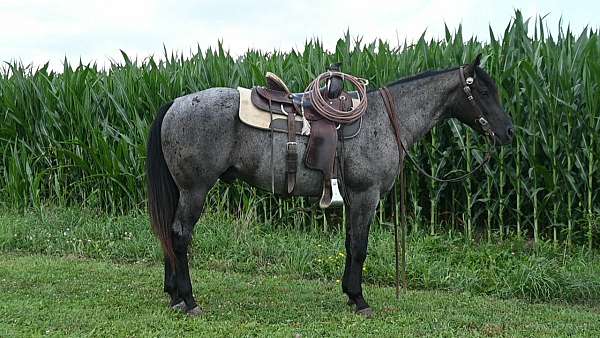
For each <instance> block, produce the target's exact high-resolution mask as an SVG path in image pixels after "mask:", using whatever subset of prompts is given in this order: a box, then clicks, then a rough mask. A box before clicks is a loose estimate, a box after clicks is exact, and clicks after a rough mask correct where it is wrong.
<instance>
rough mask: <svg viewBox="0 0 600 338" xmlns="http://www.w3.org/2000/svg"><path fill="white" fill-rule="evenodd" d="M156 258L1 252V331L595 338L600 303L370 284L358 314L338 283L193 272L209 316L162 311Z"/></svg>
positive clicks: (19, 333)
mask: <svg viewBox="0 0 600 338" xmlns="http://www.w3.org/2000/svg"><path fill="white" fill-rule="evenodd" d="M161 273H162V268H161V267H160V266H158V265H156V264H146V263H139V264H115V263H110V262H102V261H95V260H81V259H75V258H57V257H47V256H17V255H12V254H10V255H3V256H2V257H0V276H1V277H0V296H1V298H2V306H1V307H0V336H3V337H13V336H24V337H30V336H42V335H51V336H64V335H73V336H99V337H109V336H138V337H150V336H169V337H173V336H210V337H215V336H256V335H258V336H264V335H269V336H284V337H290V336H293V335H295V334H301V335H302V336H304V337H313V336H345V337H348V336H367V335H373V336H389V337H399V336H465V337H474V336H523V337H544V336H545V337H558V336H590V337H591V336H598V335H600V308H598V307H585V306H573V305H566V304H562V305H556V304H555V305H549V304H528V303H526V302H523V301H519V300H499V299H495V298H490V297H480V296H473V295H470V294H465V293H459V292H451V293H450V292H439V291H433V292H432V291H410V292H408V293H405V294H402V296H401V298H400V300H396V299H395V298H394V291H393V289H392V288H389V287H375V286H370V287H369V288H368V291H367V296H368V297H369V299H371V305H372V306H373V307H374V308H375V310H376V311H377V312H376V314H375V317H374V318H373V319H370V320H368V319H363V318H360V317H358V316H356V315H354V314H353V313H352V312H351V310H350V308H349V307H347V306H346V305H345V302H344V298H343V297H342V295H341V294H340V290H339V285H338V284H337V283H334V282H319V281H306V280H298V279H294V278H289V277H285V276H278V275H273V276H254V275H247V274H239V273H231V272H226V273H224V272H219V271H212V270H204V269H195V270H193V271H192V279H193V281H194V285H195V294H196V296H197V298H198V300H199V303H200V305H201V306H202V307H203V308H204V310H205V314H204V315H203V316H202V317H200V318H188V317H186V316H185V315H183V314H179V313H174V312H173V311H171V310H169V309H167V306H166V304H167V299H166V297H165V296H164V295H163V294H162V292H161V289H162V286H161V283H160V279H161Z"/></svg>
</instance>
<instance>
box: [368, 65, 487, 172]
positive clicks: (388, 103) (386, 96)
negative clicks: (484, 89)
mask: <svg viewBox="0 0 600 338" xmlns="http://www.w3.org/2000/svg"><path fill="white" fill-rule="evenodd" d="M459 76H460V82H461V86H462V89H463V92H464V93H465V95H466V99H467V101H468V102H469V103H470V105H471V107H472V108H473V111H474V113H475V114H474V115H475V117H474V120H475V123H476V124H477V125H478V126H479V127H480V128H481V130H482V131H483V133H484V134H485V135H486V136H487V137H486V140H487V139H492V146H491V147H489V149H488V151H487V153H486V155H485V157H484V160H483V161H482V162H481V163H479V165H478V166H477V167H475V168H474V169H473V170H471V171H469V172H468V173H466V174H463V175H461V176H458V177H452V178H439V177H435V176H433V175H431V174H429V173H428V172H426V171H425V170H424V169H423V168H422V167H421V166H420V165H419V164H418V163H417V161H416V160H415V159H414V158H413V157H412V155H411V154H410V153H409V152H408V150H407V149H406V147H405V146H404V142H402V138H401V137H400V126H399V125H398V122H399V121H400V120H399V119H398V114H397V113H396V102H395V100H394V97H393V96H392V94H391V93H390V91H389V89H388V88H387V87H383V88H380V89H379V92H380V94H381V97H382V98H383V103H384V104H385V107H386V111H387V113H388V117H389V119H390V122H391V123H392V127H393V128H394V134H395V136H396V143H397V144H398V147H399V150H400V152H402V151H404V153H405V154H406V156H407V157H408V158H409V159H410V161H411V162H412V164H413V165H414V166H415V168H417V170H418V171H419V172H420V173H421V174H423V175H425V176H426V177H428V178H430V179H432V180H434V181H438V182H443V183H449V182H459V181H462V180H464V179H465V178H467V177H469V176H472V175H473V174H475V172H477V171H478V170H479V169H481V168H482V167H483V166H484V165H485V164H486V163H487V162H489V160H490V159H491V157H492V152H493V150H494V148H495V146H496V137H495V135H494V132H493V131H492V130H491V128H490V124H489V122H488V121H487V120H486V118H485V117H484V115H483V112H482V111H481V108H480V107H479V105H478V104H477V102H475V98H474V97H473V90H472V89H471V85H472V84H473V83H474V77H467V78H465V71H464V66H461V67H460V69H459Z"/></svg>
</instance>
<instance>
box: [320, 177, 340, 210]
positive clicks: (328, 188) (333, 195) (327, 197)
mask: <svg viewBox="0 0 600 338" xmlns="http://www.w3.org/2000/svg"><path fill="white" fill-rule="evenodd" d="M343 204H344V199H343V198H342V194H340V189H339V187H338V181H337V179H335V178H332V179H331V180H330V181H329V184H326V185H324V186H323V193H322V195H321V200H320V201H319V207H320V208H321V209H325V208H329V207H330V206H334V207H339V206H341V205H343Z"/></svg>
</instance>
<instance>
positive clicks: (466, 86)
mask: <svg viewBox="0 0 600 338" xmlns="http://www.w3.org/2000/svg"><path fill="white" fill-rule="evenodd" d="M459 75H460V82H461V85H462V87H463V92H465V95H466V96H467V101H468V102H469V103H470V104H471V107H473V110H474V111H475V114H476V115H477V116H476V117H475V123H477V124H478V125H479V126H480V127H481V130H482V131H483V132H484V134H486V135H487V136H489V137H492V138H493V137H494V132H493V131H492V129H490V124H489V122H488V121H487V120H486V119H485V117H483V112H482V111H481V108H479V105H478V104H477V103H476V102H475V98H474V97H473V90H471V85H472V84H473V83H474V82H475V72H474V71H473V77H467V78H465V69H464V66H460V69H459Z"/></svg>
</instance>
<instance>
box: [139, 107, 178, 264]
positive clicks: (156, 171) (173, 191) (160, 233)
mask: <svg viewBox="0 0 600 338" xmlns="http://www.w3.org/2000/svg"><path fill="white" fill-rule="evenodd" d="M172 104H173V102H170V103H168V104H165V105H164V106H162V107H161V108H160V109H159V111H158V115H157V116H156V119H155V120H154V123H152V126H151V127H150V136H149V138H148V155H147V156H148V157H147V159H146V174H147V175H148V212H149V213H150V223H151V224H152V229H153V230H154V233H155V234H156V236H157V237H158V239H159V240H160V242H161V244H162V248H163V251H164V253H165V255H166V257H168V259H169V260H170V261H171V266H172V267H173V268H175V253H174V252H173V240H172V238H171V232H172V228H171V225H172V223H173V219H174V218H175V210H176V209H177V203H178V201H179V189H178V188H177V185H176V184H175V181H174V180H173V176H171V173H170V172H169V168H168V167H167V162H165V157H164V154H163V151H162V142H161V134H160V130H161V127H162V123H163V119H164V117H165V114H166V113H167V111H168V110H169V108H171V105H172Z"/></svg>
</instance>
